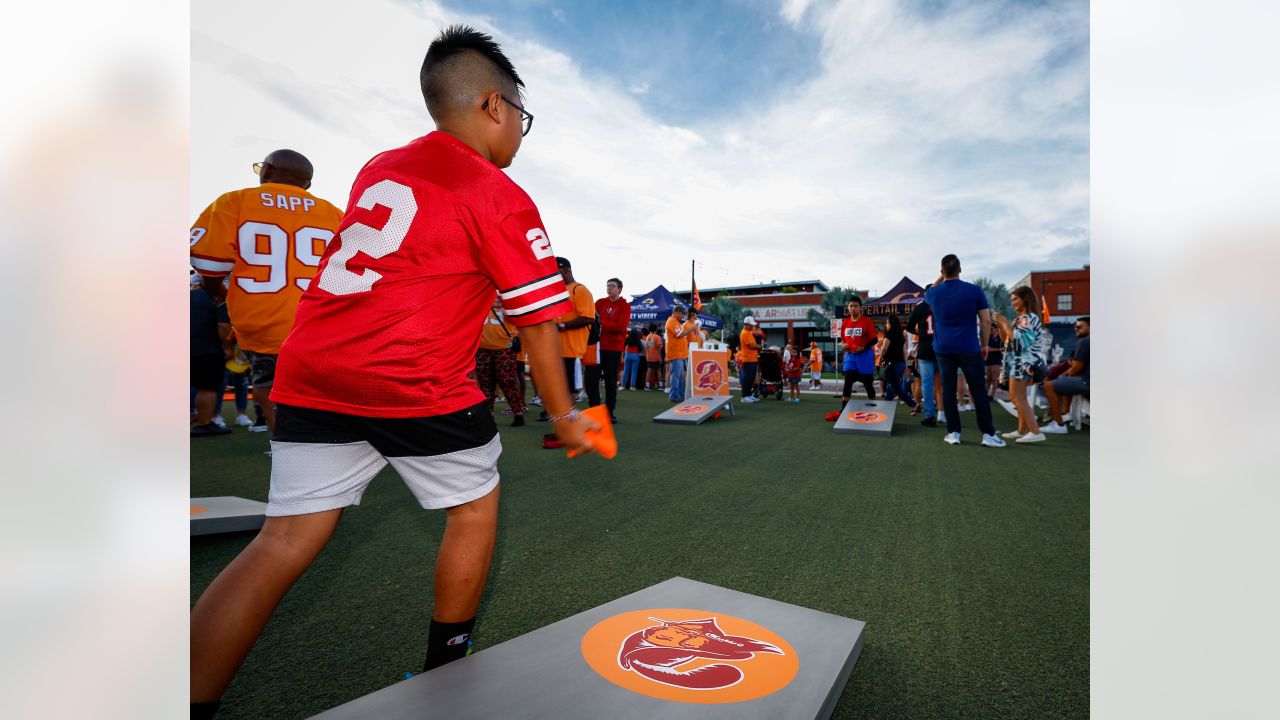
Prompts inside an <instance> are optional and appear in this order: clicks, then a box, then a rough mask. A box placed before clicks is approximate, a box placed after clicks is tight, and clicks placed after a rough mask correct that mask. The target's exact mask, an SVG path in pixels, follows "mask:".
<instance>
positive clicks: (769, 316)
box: [743, 305, 822, 322]
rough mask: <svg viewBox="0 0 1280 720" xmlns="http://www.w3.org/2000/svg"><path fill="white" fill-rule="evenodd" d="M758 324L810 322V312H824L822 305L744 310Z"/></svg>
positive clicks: (749, 308) (750, 308)
mask: <svg viewBox="0 0 1280 720" xmlns="http://www.w3.org/2000/svg"><path fill="white" fill-rule="evenodd" d="M743 309H744V310H746V311H747V312H749V313H751V315H752V316H754V317H755V319H756V320H757V321H758V322H779V321H786V320H801V321H804V320H808V319H809V311H810V310H816V311H818V312H822V306H820V305H782V306H776V307H748V308H743Z"/></svg>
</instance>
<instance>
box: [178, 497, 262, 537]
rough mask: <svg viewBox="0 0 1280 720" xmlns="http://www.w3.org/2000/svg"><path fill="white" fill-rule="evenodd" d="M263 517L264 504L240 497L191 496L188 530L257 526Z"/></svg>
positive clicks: (208, 532)
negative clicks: (189, 528) (189, 527)
mask: <svg viewBox="0 0 1280 720" xmlns="http://www.w3.org/2000/svg"><path fill="white" fill-rule="evenodd" d="M266 519H267V504H266V503H264V502H258V501H257V500H246V499H244V498H241V497H231V496H223V497H207V498H191V534H192V535H212V534H214V533H226V532H239V531H241V530H257V529H258V528H260V527H262V523H264V522H266Z"/></svg>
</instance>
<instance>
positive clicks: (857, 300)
mask: <svg viewBox="0 0 1280 720" xmlns="http://www.w3.org/2000/svg"><path fill="white" fill-rule="evenodd" d="M849 303H858V306H859V307H861V306H862V296H861V295H858V294H856V293H855V294H853V295H850V296H849V299H848V300H847V301H845V305H848V304H849Z"/></svg>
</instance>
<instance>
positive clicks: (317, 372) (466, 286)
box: [271, 132, 570, 417]
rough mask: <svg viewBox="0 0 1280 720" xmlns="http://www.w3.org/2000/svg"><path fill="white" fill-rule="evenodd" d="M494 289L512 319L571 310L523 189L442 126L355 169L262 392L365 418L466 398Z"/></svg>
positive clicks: (422, 412) (419, 412) (474, 393)
mask: <svg viewBox="0 0 1280 720" xmlns="http://www.w3.org/2000/svg"><path fill="white" fill-rule="evenodd" d="M495 290H497V291H498V292H500V294H501V297H502V305H503V308H504V310H505V311H506V313H505V314H506V317H507V319H508V321H510V322H511V323H512V324H513V325H515V326H517V327H524V326H527V325H533V324H535V323H539V322H543V321H545V320H550V319H552V318H554V317H556V316H557V315H560V314H562V313H564V312H567V311H568V310H569V309H570V305H569V303H568V297H569V296H568V293H567V292H566V290H565V286H564V281H563V280H562V279H561V277H560V273H559V271H558V270H557V269H556V263H555V254H554V253H553V252H552V250H551V243H550V241H549V240H548V239H547V234H546V231H545V230H543V227H542V219H541V218H540V217H539V216H538V209H537V208H536V207H535V206H534V204H533V201H532V200H530V199H529V196H528V195H527V194H525V192H524V191H523V190H521V189H520V187H519V186H518V185H516V184H515V183H514V182H512V181H511V179H510V178H508V177H507V175H506V173H504V172H502V170H500V169H499V168H498V167H497V166H496V165H494V164H493V163H491V162H489V161H488V160H486V159H484V158H483V157H481V156H480V154H479V153H477V152H476V151H474V150H472V149H471V148H470V147H468V146H467V145H465V144H463V143H462V142H461V141H460V140H458V139H457V138H455V137H453V136H452V135H449V134H447V133H443V132H433V133H431V134H430V135H427V136H426V137H422V138H418V139H417V140H414V141H413V142H411V143H409V144H408V145H405V146H404V147H402V148H398V149H395V150H389V151H387V152H384V153H382V154H380V155H378V156H376V157H374V158H373V159H372V160H370V161H369V162H368V164H366V165H365V166H364V168H363V169H362V170H361V171H360V173H359V175H357V176H356V181H355V184H354V185H353V186H352V188H351V198H350V200H349V202H348V206H347V213H346V216H345V217H344V218H343V221H342V225H341V227H340V228H339V230H338V236H337V237H335V238H334V239H333V241H332V242H330V243H329V246H328V248H327V249H326V250H325V253H324V256H323V257H322V258H321V260H320V266H319V269H318V271H317V273H316V277H315V280H314V281H312V282H311V284H310V286H309V287H308V288H307V291H306V293H304V294H303V296H302V301H301V302H300V303H299V305H298V314H297V320H296V321H295V323H294V327H293V332H291V333H290V334H289V337H288V339H287V340H285V342H284V346H283V347H282V348H281V350H280V358H279V360H278V364H277V367H276V379H275V387H274V389H273V390H272V392H271V399H272V400H274V401H276V402H280V403H285V404H287V405H297V406H300V407H307V408H315V409H318V410H330V411H333V412H340V413H346V414H349V415H361V416H367V417H428V416H432V415H443V414H446V413H451V412H456V411H458V410H461V409H463V408H466V407H469V406H471V405H474V404H476V403H478V402H480V401H482V400H484V395H483V394H482V393H481V392H480V389H479V388H478V387H476V384H475V382H474V381H473V380H471V379H470V378H468V377H467V374H468V373H470V372H471V370H472V369H473V368H474V367H475V355H476V348H477V347H478V346H479V343H480V331H481V328H482V326H483V324H484V319H485V316H486V315H487V314H488V313H489V308H490V307H492V304H493V294H494V292H495Z"/></svg>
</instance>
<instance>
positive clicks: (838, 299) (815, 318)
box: [809, 287, 858, 328]
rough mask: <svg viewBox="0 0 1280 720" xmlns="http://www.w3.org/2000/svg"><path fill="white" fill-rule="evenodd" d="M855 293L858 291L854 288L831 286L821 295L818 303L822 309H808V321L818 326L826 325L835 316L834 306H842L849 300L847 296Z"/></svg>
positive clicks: (823, 326)
mask: <svg viewBox="0 0 1280 720" xmlns="http://www.w3.org/2000/svg"><path fill="white" fill-rule="evenodd" d="M857 294H858V291H857V290H856V289H854V288H845V287H833V288H831V289H830V290H828V291H827V292H826V294H824V295H823V296H822V302H821V303H820V307H821V308H822V309H821V310H810V311H809V322H811V323H813V324H814V325H817V326H818V327H820V328H825V327H827V326H828V325H830V324H831V321H832V320H834V319H835V317H836V308H842V307H844V306H845V305H846V304H847V303H848V302H849V298H851V297H853V296H854V295H857Z"/></svg>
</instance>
